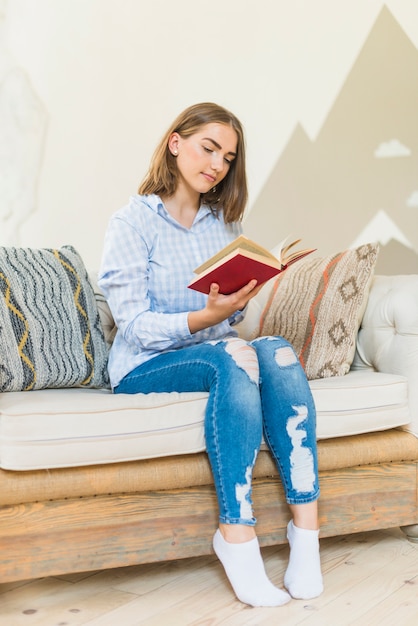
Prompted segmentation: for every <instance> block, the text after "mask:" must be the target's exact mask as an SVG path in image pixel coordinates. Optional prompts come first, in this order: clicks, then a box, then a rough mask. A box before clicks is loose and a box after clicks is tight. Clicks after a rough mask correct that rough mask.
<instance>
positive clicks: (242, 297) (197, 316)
mask: <svg viewBox="0 0 418 626" xmlns="http://www.w3.org/2000/svg"><path fill="white" fill-rule="evenodd" d="M261 287H262V285H258V286H257V281H256V280H250V282H249V283H248V284H247V285H245V286H244V287H242V288H241V289H240V290H239V291H236V292H234V293H231V294H229V295H227V296H226V295H224V294H221V293H219V285H218V284H216V283H212V285H211V286H210V292H209V295H208V299H207V301H206V306H205V308H204V309H201V310H200V311H190V313H189V316H188V324H189V330H190V332H191V333H192V334H193V333H196V332H197V331H199V330H203V329H204V328H209V327H210V326H215V325H216V324H219V323H220V322H223V321H224V320H226V319H228V318H229V317H231V315H233V314H234V313H235V312H236V311H242V309H244V308H245V307H246V306H247V304H248V302H249V301H250V300H251V298H254V296H256V295H257V294H258V292H259V291H260V289H261Z"/></svg>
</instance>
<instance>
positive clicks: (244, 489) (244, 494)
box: [235, 450, 257, 519]
mask: <svg viewBox="0 0 418 626" xmlns="http://www.w3.org/2000/svg"><path fill="white" fill-rule="evenodd" d="M256 458H257V450H255V451H254V459H253V462H252V464H251V465H249V466H248V467H247V470H246V472H245V481H246V482H245V483H244V484H243V485H241V484H237V485H235V495H236V498H237V502H238V504H239V506H240V518H241V519H252V517H253V510H252V506H251V501H250V499H249V497H248V496H249V494H250V492H251V478H252V473H253V467H254V463H255V460H256Z"/></svg>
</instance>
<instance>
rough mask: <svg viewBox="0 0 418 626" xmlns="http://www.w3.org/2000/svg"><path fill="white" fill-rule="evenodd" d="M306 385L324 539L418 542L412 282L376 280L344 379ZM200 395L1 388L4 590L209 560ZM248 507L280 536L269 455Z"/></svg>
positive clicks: (209, 495) (210, 511)
mask: <svg viewBox="0 0 418 626" xmlns="http://www.w3.org/2000/svg"><path fill="white" fill-rule="evenodd" d="M265 293H266V292H265V291H264V296H263V292H261V294H260V297H259V299H258V300H257V301H253V303H252V308H251V311H250V313H249V315H248V317H247V320H246V322H245V324H242V326H241V329H240V332H241V334H242V335H243V336H250V335H251V333H252V332H253V330H254V326H255V325H256V324H257V323H258V317H259V315H260V312H261V310H262V308H263V306H264V304H265ZM263 298H264V301H263ZM97 300H98V303H99V307H100V316H101V320H102V325H103V328H104V330H105V335H106V338H107V340H108V341H109V342H111V340H112V336H113V333H114V324H113V320H112V317H111V315H110V312H109V309H108V308H107V305H106V303H105V302H104V301H103V298H102V297H101V295H100V293H97ZM310 384H311V387H312V390H313V394H314V398H315V402H316V406H317V411H318V427H317V429H318V430H317V435H318V453H319V467H320V484H321V499H320V518H321V520H320V521H321V536H322V537H326V536H332V535H339V534H346V533H353V532H358V531H364V530H371V529H378V528H389V527H394V526H401V527H403V528H404V530H405V532H406V534H407V535H408V536H409V537H410V538H411V539H417V537H418V502H417V498H418V487H417V485H418V438H417V436H418V275H410V276H375V277H374V279H373V282H372V287H371V290H370V294H369V298H368V303H367V308H366V311H365V314H364V317H363V322H362V326H361V328H360V331H359V333H358V336H357V350H356V356H355V359H354V362H353V365H352V368H351V370H350V372H349V373H348V374H347V375H345V376H338V377H333V378H324V379H319V380H313V381H311V383H310ZM206 398H207V396H206V394H205V393H187V394H186V393H183V394H150V395H148V396H145V395H137V396H129V395H127V396H125V395H117V396H114V395H112V394H111V393H110V391H109V390H107V389H96V390H95V389H48V390H40V391H33V392H9V393H2V394H0V466H1V470H0V582H6V581H12V580H19V579H28V578H35V577H41V576H49V575H57V574H60V573H65V572H76V571H87V570H98V569H104V568H111V567H120V566H125V565H131V564H137V563H145V562H152V561H159V560H167V559H177V558H184V557H190V556H197V555H202V554H208V553H210V552H211V549H212V548H211V538H212V534H213V532H214V529H215V528H216V525H217V505H216V498H215V494H214V487H213V481H212V477H211V472H210V468H209V464H208V460H207V456H206V453H205V443H204V434H203V419H204V410H205V405H206ZM254 503H255V513H256V515H257V518H258V520H259V523H258V534H259V537H260V542H261V544H262V545H271V544H276V543H280V542H283V541H285V527H286V524H287V521H288V519H289V512H288V508H287V506H286V504H285V501H284V497H283V491H282V488H281V484H280V480H279V478H278V475H277V472H276V469H275V467H274V465H273V463H272V460H271V457H270V455H269V453H268V451H266V450H265V449H262V451H261V452H260V454H259V457H258V460H257V464H256V468H255V472H254Z"/></svg>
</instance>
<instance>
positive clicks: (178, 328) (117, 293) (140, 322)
mask: <svg viewBox="0 0 418 626" xmlns="http://www.w3.org/2000/svg"><path fill="white" fill-rule="evenodd" d="M148 259H149V244H147V242H146V241H145V240H144V239H143V237H142V236H141V234H140V233H139V232H138V230H137V229H136V228H135V227H134V226H133V225H132V224H130V223H129V222H128V221H126V220H125V219H123V218H122V217H119V216H114V217H113V218H112V219H111V221H110V223H109V226H108V229H107V232H106V236H105V242H104V252H103V259H102V266H101V270H100V274H99V285H100V288H101V289H102V290H103V293H104V295H105V298H106V300H107V302H108V304H109V307H110V310H111V311H112V315H113V317H114V320H115V323H116V326H117V328H118V332H120V333H121V334H122V336H123V338H124V340H125V342H126V343H127V344H129V345H131V347H132V348H133V349H134V350H138V349H139V350H151V351H164V350H169V349H174V348H177V347H180V346H184V345H188V344H189V343H195V339H194V338H193V336H192V335H191V333H190V330H189V326H188V322H187V318H188V312H180V313H160V312H156V311H152V309H151V302H150V298H149V295H148V274H149V269H148V264H149V261H148Z"/></svg>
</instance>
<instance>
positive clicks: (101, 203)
mask: <svg viewBox="0 0 418 626" xmlns="http://www.w3.org/2000/svg"><path fill="white" fill-rule="evenodd" d="M384 5H386V6H387V7H388V8H389V10H390V11H391V12H392V14H393V15H394V17H395V18H396V19H397V21H398V22H399V23H400V24H401V26H402V28H403V29H404V30H405V32H406V33H407V35H408V36H409V37H410V38H411V40H412V41H413V43H414V44H415V45H416V46H417V47H418V3H417V2H416V0H391V1H387V2H386V3H384V2H382V1H381V0H346V1H344V0H339V1H338V2H336V1H335V0H316V1H315V2H312V1H311V0H286V1H285V0H259V1H258V2H254V1H251V2H250V1H249V0H212V2H210V3H207V2H200V1H199V0H176V1H175V2H168V1H167V0H149V1H148V2H144V1H143V0H0V20H1V19H2V22H0V29H1V30H0V115H2V114H4V110H5V109H4V106H3V108H2V107H1V86H2V81H3V82H4V81H5V78H6V77H10V73H17V72H23V73H24V76H25V77H26V79H27V81H28V84H29V85H30V86H31V87H32V89H33V94H34V98H35V99H36V103H33V102H32V104H31V107H30V110H29V111H26V113H25V116H24V120H25V123H26V130H25V129H24V128H23V129H22V128H21V127H20V126H19V123H18V122H16V127H15V133H18V134H19V137H20V138H22V136H23V137H24V138H25V141H26V146H27V151H28V152H29V151H31V154H32V155H33V159H32V161H31V163H32V166H30V163H29V164H28V163H27V162H26V165H24V164H22V161H21V160H19V159H15V163H16V165H15V166H14V167H15V168H21V173H20V176H19V175H16V181H17V182H16V183H15V187H14V189H15V192H16V194H18V193H20V194H21V191H22V185H23V186H24V185H28V189H27V192H28V194H27V195H28V196H30V195H31V193H32V196H33V204H32V205H31V206H30V207H29V209H30V215H27V212H28V211H26V210H24V209H22V208H20V209H19V210H21V211H22V224H21V227H20V229H19V231H18V233H17V234H15V235H13V240H12V241H10V240H7V241H6V240H5V236H4V233H5V232H6V229H3V230H2V231H0V244H3V245H25V246H34V247H38V246H47V247H52V246H54V247H55V246H59V245H61V244H65V243H71V244H72V245H74V246H75V247H76V248H77V249H78V250H79V251H80V252H81V253H82V255H83V257H84V258H85V261H86V263H87V264H88V265H89V266H90V267H92V266H94V267H97V265H98V264H99V262H100V255H101V248H102V240H103V234H104V230H105V228H106V224H107V221H108V218H109V216H110V215H111V213H112V212H113V211H115V210H116V209H118V208H119V207H120V206H121V205H122V204H124V203H125V201H126V200H127V198H128V196H129V195H130V194H131V193H135V191H136V188H137V185H138V183H139V182H140V180H141V179H142V177H143V175H144V173H145V170H146V168H147V164H148V161H149V157H150V156H151V153H152V151H153V149H154V146H155V144H156V142H157V141H158V139H159V137H160V135H161V134H162V132H163V131H164V130H165V128H166V126H168V124H169V123H170V122H171V121H172V118H173V117H174V116H175V115H177V113H179V112H180V111H181V110H182V109H183V108H184V107H186V106H188V105H189V104H192V103H194V102H198V101H202V100H212V101H216V102H218V103H220V104H222V105H224V106H226V107H228V108H231V109H232V110H233V111H234V112H235V113H236V114H237V115H238V116H239V117H240V118H241V120H242V121H243V123H244V125H245V127H246V130H247V145H248V174H249V183H250V208H251V203H252V202H254V200H255V199H256V197H257V195H258V194H259V193H260V191H261V189H262V188H263V185H264V183H265V181H266V180H267V179H268V176H269V175H270V173H271V171H272V169H273V167H274V164H275V162H276V160H277V157H278V155H279V154H280V152H281V150H282V149H283V148H284V146H285V145H286V142H287V140H288V139H289V136H290V135H291V133H292V132H293V130H294V128H295V125H296V124H297V123H298V122H299V123H301V124H302V125H303V127H304V129H305V130H306V131H307V133H308V135H309V136H310V138H311V139H314V138H315V137H316V135H317V134H318V132H319V131H320V128H321V125H322V124H323V122H324V119H325V118H326V116H327V113H328V112H329V110H330V108H331V107H332V104H333V102H334V99H335V98H336V96H337V94H338V92H339V90H340V89H341V86H342V84H343V83H344V80H345V77H346V76H347V74H348V73H349V71H350V68H351V66H352V65H353V63H354V61H355V59H356V57H357V55H358V54H359V50H360V49H361V47H362V45H363V43H364V41H365V39H366V38H367V35H368V33H369V31H370V29H371V27H372V25H373V23H374V21H375V20H376V18H377V16H378V14H379V12H380V11H381V9H382V7H383V6H384ZM1 16H2V17H1ZM388 45H390V42H388ZM7 93H10V92H7ZM16 97H17V96H16ZM3 100H4V98H3ZM42 129H44V132H43V134H42V133H41V132H40V131H41V130H42ZM0 130H1V127H0ZM3 136H4V137H6V138H7V136H8V135H7V132H6V131H5V130H4V131H3ZM1 137H2V135H1V134H0V138H1ZM35 143H36V144H37V145H38V147H39V146H40V150H39V154H40V158H39V159H37V157H36V154H37V152H36V150H34V144H35ZM5 145H6V144H5V143H4V142H3V148H2V147H1V146H0V163H1V162H2V158H3V163H5V162H6V161H7V159H8V152H7V150H6V148H5ZM19 145H21V144H19ZM21 148H22V147H21ZM23 152H24V153H25V154H26V151H23ZM35 165H36V171H35V172H34V176H35V179H36V180H35V184H34V185H33V189H32V187H30V185H29V182H30V176H29V177H28V176H27V170H28V168H29V167H32V168H35ZM3 170H4V168H3ZM9 174H10V173H9ZM0 176H1V173H0ZM3 187H4V185H3ZM17 187H18V188H17ZM1 189H2V186H1V184H0V218H1V216H2V215H3V216H6V215H7V206H10V202H11V200H10V193H11V191H10V189H11V185H10V184H9V183H8V186H7V189H8V195H7V194H3V196H2V194H1ZM19 198H20V196H19ZM19 202H21V204H22V202H23V201H21V199H20V200H19ZM19 202H18V201H16V206H18V207H19ZM24 202H25V207H26V205H27V204H28V203H29V204H30V201H29V200H28V198H26V199H25V201H24ZM5 220H6V218H5ZM0 228H1V225H0ZM2 232H3V240H2Z"/></svg>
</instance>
